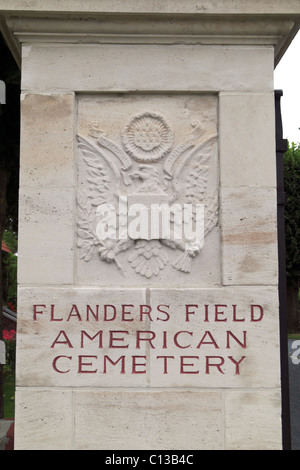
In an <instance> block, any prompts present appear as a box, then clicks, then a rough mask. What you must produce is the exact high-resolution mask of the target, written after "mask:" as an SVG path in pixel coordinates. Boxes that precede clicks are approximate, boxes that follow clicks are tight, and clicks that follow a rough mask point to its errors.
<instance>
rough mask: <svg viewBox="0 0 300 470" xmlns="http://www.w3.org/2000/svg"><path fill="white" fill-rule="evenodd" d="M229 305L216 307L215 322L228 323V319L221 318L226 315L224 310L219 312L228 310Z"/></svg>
mask: <svg viewBox="0 0 300 470" xmlns="http://www.w3.org/2000/svg"><path fill="white" fill-rule="evenodd" d="M226 307H227V305H215V321H227V318H221V319H220V318H219V317H220V316H222V315H224V313H225V312H224V311H223V310H221V311H220V310H219V308H222V309H223V308H226Z"/></svg>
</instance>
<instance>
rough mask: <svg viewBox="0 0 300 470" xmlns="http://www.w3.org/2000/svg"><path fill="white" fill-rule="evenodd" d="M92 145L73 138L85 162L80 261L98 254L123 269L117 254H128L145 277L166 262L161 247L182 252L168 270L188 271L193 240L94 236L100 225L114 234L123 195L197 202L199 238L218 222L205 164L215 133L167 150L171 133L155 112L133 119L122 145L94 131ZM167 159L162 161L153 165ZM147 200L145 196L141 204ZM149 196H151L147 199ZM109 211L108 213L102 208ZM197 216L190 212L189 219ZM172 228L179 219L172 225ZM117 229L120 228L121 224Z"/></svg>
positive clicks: (194, 251) (80, 207) (196, 248)
mask: <svg viewBox="0 0 300 470" xmlns="http://www.w3.org/2000/svg"><path fill="white" fill-rule="evenodd" d="M90 135H92V136H93V141H92V140H90V139H88V138H85V137H83V136H81V135H78V136H77V139H78V147H79V150H80V155H81V158H82V159H83V161H84V163H85V165H86V174H87V178H86V180H87V184H84V189H83V190H79V191H78V198H77V202H78V247H79V249H80V258H81V259H84V260H85V261H89V260H91V259H92V258H93V256H94V254H95V252H96V251H97V250H98V254H99V255H100V259H101V260H102V261H105V262H114V263H116V266H117V267H118V268H119V269H120V270H121V271H122V266H121V264H120V262H119V259H118V254H119V253H120V252H123V251H126V250H133V251H131V252H130V253H129V256H128V262H129V263H130V264H131V266H132V268H133V269H134V270H135V271H136V273H138V274H139V275H142V276H145V277H147V278H148V279H149V278H151V277H152V276H155V275H158V274H159V272H160V271H161V270H163V269H164V267H165V265H166V264H167V263H168V256H167V252H166V251H165V249H164V248H163V247H166V246H167V247H168V248H169V249H173V250H177V249H179V250H180V253H181V254H180V256H179V257H178V259H177V260H176V261H175V263H174V264H173V267H174V268H175V269H177V270H179V271H182V272H190V269H191V260H192V259H193V258H194V257H195V256H196V255H197V254H198V253H199V252H200V250H201V247H200V246H199V244H197V243H195V240H188V241H187V240H184V239H181V240H178V239H176V238H175V237H174V236H173V232H171V235H170V237H168V238H164V237H162V238H159V239H151V238H146V239H132V238H131V237H130V236H127V237H126V238H122V239H121V238H115V237H114V236H111V237H109V236H107V237H106V239H103V238H102V237H100V236H99V231H97V224H99V221H100V222H101V223H102V225H103V224H104V223H105V225H106V229H107V233H108V234H109V230H111V233H112V234H114V233H115V232H114V229H115V228H116V227H115V226H116V216H117V219H118V221H117V225H118V224H121V222H120V219H121V217H120V216H121V215H122V206H120V198H122V197H124V195H126V196H128V198H134V200H137V201H139V200H140V201H144V200H148V201H149V202H150V203H151V202H153V201H168V203H169V204H173V203H176V202H178V203H180V204H190V205H191V207H193V208H195V207H196V205H197V204H203V205H204V207H205V218H204V220H205V225H204V229H203V231H204V233H203V236H205V235H207V233H209V232H210V230H211V229H212V228H213V227H214V226H216V225H217V223H218V197H217V195H211V194H209V192H208V191H207V183H208V175H209V163H210V162H209V160H210V158H211V155H212V153H213V152H214V151H215V150H214V146H215V145H216V142H217V136H216V135H212V136H209V137H207V138H204V139H203V140H202V141H200V142H195V141H194V140H193V138H192V136H191V137H189V138H188V139H187V140H186V142H184V143H183V144H181V145H179V146H177V147H176V148H175V149H173V150H172V145H173V133H172V131H171V126H170V125H169V123H168V122H167V120H166V118H165V117H164V116H162V115H161V114H158V113H152V112H145V113H141V114H139V115H137V116H133V117H132V118H131V119H130V121H129V123H128V125H127V126H126V128H125V130H124V132H123V134H122V136H121V137H122V138H121V141H122V145H123V148H122V147H121V146H120V145H119V144H117V143H115V142H113V141H112V140H110V139H109V138H107V137H106V136H105V135H104V133H103V131H101V130H98V131H95V129H93V132H92V134H90ZM162 159H164V163H163V164H158V162H160V160H162ZM145 198H146V199H145ZM147 198H148V199H147ZM107 207H111V209H112V210H111V213H109V211H107V210H106V213H105V214H104V210H103V208H106V209H107ZM194 216H195V211H194V209H193V217H194ZM172 223H173V226H174V228H175V225H174V224H176V218H174V220H173V221H172ZM118 228H120V227H118Z"/></svg>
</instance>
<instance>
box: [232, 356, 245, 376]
mask: <svg viewBox="0 0 300 470" xmlns="http://www.w3.org/2000/svg"><path fill="white" fill-rule="evenodd" d="M245 358H246V356H242V358H241V359H240V360H239V361H236V360H235V359H233V357H232V356H228V359H230V360H231V361H232V362H233V364H235V375H240V364H241V363H242V362H243V360H244V359H245Z"/></svg>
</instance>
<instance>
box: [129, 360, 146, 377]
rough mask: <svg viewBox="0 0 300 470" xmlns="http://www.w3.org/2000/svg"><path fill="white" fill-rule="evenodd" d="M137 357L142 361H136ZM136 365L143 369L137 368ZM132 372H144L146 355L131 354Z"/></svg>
mask: <svg viewBox="0 0 300 470" xmlns="http://www.w3.org/2000/svg"><path fill="white" fill-rule="evenodd" d="M139 359H143V360H144V362H142V363H138V362H137V361H138V360H139ZM138 367H144V369H143V370H138V369H137V368H138ZM132 374H146V356H132Z"/></svg>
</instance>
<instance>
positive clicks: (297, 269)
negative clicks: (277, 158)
mask: <svg viewBox="0 0 300 470" xmlns="http://www.w3.org/2000/svg"><path fill="white" fill-rule="evenodd" d="M284 187H285V192H286V205H285V243H286V270H287V282H288V283H289V284H291V285H294V286H299V287H300V143H298V144H295V143H294V142H293V143H292V144H289V148H288V150H287V152H286V153H285V154H284Z"/></svg>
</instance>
